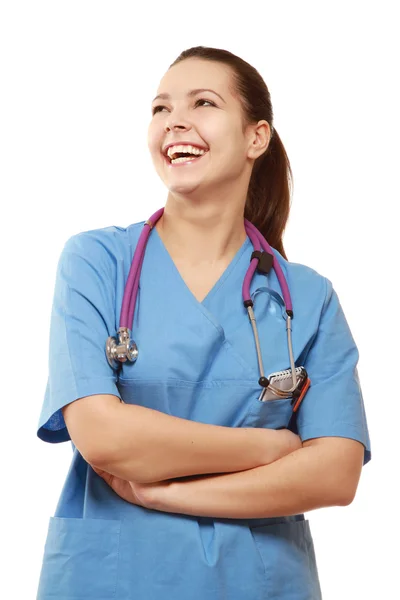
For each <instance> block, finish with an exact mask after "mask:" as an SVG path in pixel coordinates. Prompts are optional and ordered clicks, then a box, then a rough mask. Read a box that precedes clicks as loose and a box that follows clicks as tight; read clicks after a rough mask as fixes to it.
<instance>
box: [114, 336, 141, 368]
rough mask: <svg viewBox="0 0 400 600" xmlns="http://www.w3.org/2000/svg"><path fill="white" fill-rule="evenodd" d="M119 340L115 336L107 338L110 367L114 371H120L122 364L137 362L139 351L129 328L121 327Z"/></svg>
mask: <svg viewBox="0 0 400 600" xmlns="http://www.w3.org/2000/svg"><path fill="white" fill-rule="evenodd" d="M117 334H118V338H119V340H117V339H116V337H115V336H110V337H109V338H107V343H106V355H107V360H108V363H109V365H110V366H111V367H112V368H113V369H119V368H120V367H121V363H124V362H126V361H127V360H129V361H130V362H135V361H136V359H137V357H138V354H139V351H138V349H137V346H136V344H135V342H134V341H132V340H131V338H130V331H129V329H128V328H127V327H120V328H119V329H118V331H117Z"/></svg>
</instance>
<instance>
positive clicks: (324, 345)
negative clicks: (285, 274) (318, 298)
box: [297, 277, 371, 465]
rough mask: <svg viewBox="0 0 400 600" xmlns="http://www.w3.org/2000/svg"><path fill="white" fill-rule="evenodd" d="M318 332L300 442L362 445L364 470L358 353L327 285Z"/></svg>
mask: <svg viewBox="0 0 400 600" xmlns="http://www.w3.org/2000/svg"><path fill="white" fill-rule="evenodd" d="M324 279H325V283H326V296H325V301H324V304H323V307H322V312H321V317H320V321H319V326H318V330H317V333H316V336H315V338H314V340H313V343H312V345H311V347H310V350H309V352H308V355H307V358H306V360H305V363H304V366H305V368H306V370H307V373H308V375H309V378H310V380H311V386H310V387H309V389H308V391H307V393H306V395H305V397H304V399H303V401H302V403H301V405H300V408H299V413H298V416H297V429H298V434H299V436H300V438H301V440H302V441H305V440H308V439H311V438H318V437H326V436H338V437H345V438H352V439H354V440H357V441H359V442H361V443H362V444H363V445H364V465H365V464H366V463H367V462H369V460H371V445H370V438H369V432H368V426H367V419H366V414H365V407H364V400H363V394H362V390H361V387H360V380H359V376H358V371H357V363H358V359H359V352H358V349H357V346H356V344H355V341H354V339H353V336H352V334H351V331H350V328H349V325H348V323H347V320H346V317H345V315H344V313H343V309H342V307H341V304H340V301H339V298H338V295H337V293H336V291H335V290H334V289H333V286H332V283H331V281H329V279H327V278H325V277H324Z"/></svg>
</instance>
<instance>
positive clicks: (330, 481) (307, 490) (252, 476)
mask: <svg viewBox="0 0 400 600" xmlns="http://www.w3.org/2000/svg"><path fill="white" fill-rule="evenodd" d="M363 456H364V446H363V445H362V444H361V443H360V442H357V441H355V440H352V439H346V438H339V437H330V438H329V437H328V438H317V439H313V440H308V441H306V442H304V443H303V447H302V448H300V449H298V450H295V451H294V452H292V453H290V454H288V455H287V456H284V457H283V458H281V459H279V460H277V461H275V462H273V463H272V464H269V465H266V466H261V467H257V468H254V469H250V470H247V471H243V472H240V473H233V474H228V475H214V476H209V477H203V478H197V479H192V480H187V481H176V482H171V483H170V485H169V486H168V487H165V488H163V489H161V492H162V493H161V494H160V495H159V497H158V498H157V488H154V489H152V488H149V490H148V492H147V493H148V494H149V497H148V502H149V506H150V507H151V508H154V509H156V510H162V511H166V512H174V513H182V514H186V515H195V516H205V517H215V518H230V519H253V518H268V517H278V516H287V515H295V514H299V513H303V512H306V511H310V510H314V509H316V508H322V507H325V506H345V505H348V504H350V503H351V502H352V500H353V499H354V496H355V493H356V489H357V485H358V481H359V478H360V474H361V468H362V464H363ZM154 492H155V493H156V494H155V495H153V497H151V494H153V493H154Z"/></svg>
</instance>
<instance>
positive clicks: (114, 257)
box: [62, 221, 144, 268]
mask: <svg viewBox="0 0 400 600" xmlns="http://www.w3.org/2000/svg"><path fill="white" fill-rule="evenodd" d="M143 225H144V221H139V222H137V223H132V224H131V225H128V226H127V227H121V226H118V225H109V226H107V227H101V228H98V229H89V230H86V231H80V232H78V233H75V234H73V235H71V236H70V237H69V238H67V240H66V242H65V244H64V247H63V250H62V256H65V255H71V254H74V255H78V256H80V257H82V258H84V259H86V260H88V261H94V262H96V263H97V262H99V261H100V262H104V264H108V265H109V267H110V268H111V267H112V265H113V264H114V265H115V264H116V263H117V262H118V261H119V260H124V259H125V258H126V257H130V256H131V250H132V246H136V243H137V241H138V239H139V236H140V233H141V232H142V229H143Z"/></svg>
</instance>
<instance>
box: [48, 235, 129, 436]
mask: <svg viewBox="0 0 400 600" xmlns="http://www.w3.org/2000/svg"><path fill="white" fill-rule="evenodd" d="M115 271H116V267H115V260H113V256H112V255H111V254H110V251H109V250H108V249H107V246H106V245H105V244H104V240H102V239H101V238H99V237H96V235H94V234H93V233H92V232H83V233H79V234H76V235H74V236H72V237H71V238H69V239H68V240H67V242H66V244H65V245H64V248H63V250H62V252H61V255H60V258H59V261H58V265H57V271H56V280H55V288H54V297H53V305H52V310H51V320H50V335H49V355H48V379H47V386H46V389H45V394H44V401H43V405H42V409H41V414H40V418H39V423H38V428H37V436H38V437H39V438H40V439H41V440H43V441H45V442H51V443H57V442H65V441H69V440H71V438H70V436H69V433H68V430H67V428H66V425H65V421H64V417H63V414H62V412H61V408H62V407H64V406H66V405H67V404H69V403H70V402H73V401H74V400H77V399H78V398H82V397H84V396H90V395H93V394H113V395H115V396H118V397H119V398H120V394H119V391H118V388H117V385H116V381H117V375H116V374H115V372H114V370H113V369H112V367H111V366H110V365H109V364H108V361H107V357H106V353H105V347H106V340H107V338H108V336H110V335H115V333H116V330H115V309H114V306H115V277H116V273H115Z"/></svg>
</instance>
